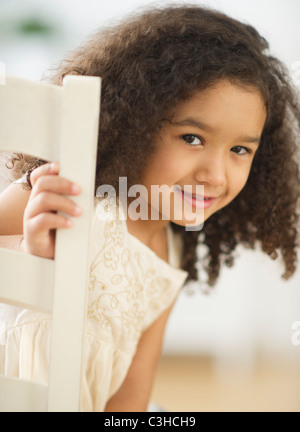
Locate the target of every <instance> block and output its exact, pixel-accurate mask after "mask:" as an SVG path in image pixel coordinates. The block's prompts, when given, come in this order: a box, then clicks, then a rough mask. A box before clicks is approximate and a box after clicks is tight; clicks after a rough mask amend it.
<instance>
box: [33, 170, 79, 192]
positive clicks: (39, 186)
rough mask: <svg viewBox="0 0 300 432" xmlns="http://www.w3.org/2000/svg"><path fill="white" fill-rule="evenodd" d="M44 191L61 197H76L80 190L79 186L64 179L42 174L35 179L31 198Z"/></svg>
mask: <svg viewBox="0 0 300 432" xmlns="http://www.w3.org/2000/svg"><path fill="white" fill-rule="evenodd" d="M45 191H46V192H55V193H57V194H62V195H78V194H79V193H80V192H81V189H80V186H79V185H77V184H75V183H73V182H72V181H71V180H68V179H66V178H64V177H60V176H58V175H47V174H44V175H40V176H38V177H37V178H35V181H34V186H33V188H32V192H31V197H34V196H36V195H38V194H39V193H41V192H45Z"/></svg>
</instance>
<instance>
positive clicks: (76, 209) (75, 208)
mask: <svg viewBox="0 0 300 432" xmlns="http://www.w3.org/2000/svg"><path fill="white" fill-rule="evenodd" d="M74 213H75V214H76V215H80V214H81V213H82V210H81V208H80V207H74Z"/></svg>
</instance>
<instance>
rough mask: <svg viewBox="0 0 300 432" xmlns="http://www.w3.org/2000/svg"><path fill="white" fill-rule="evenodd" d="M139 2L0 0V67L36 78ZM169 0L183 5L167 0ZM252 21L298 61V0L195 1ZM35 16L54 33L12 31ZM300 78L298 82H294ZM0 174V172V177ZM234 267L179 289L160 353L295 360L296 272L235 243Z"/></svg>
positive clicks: (299, 281) (299, 307)
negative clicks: (206, 285) (211, 282)
mask: <svg viewBox="0 0 300 432" xmlns="http://www.w3.org/2000/svg"><path fill="white" fill-rule="evenodd" d="M168 3H170V2H168V1H157V2H148V1H143V0H110V1H105V2H104V1H100V0H98V1H97V0H84V1H76V2H74V0H51V2H50V1H49V2H46V1H44V0H10V1H7V0H0V61H1V60H2V61H4V62H5V64H6V67H7V73H8V74H11V75H18V76H23V77H27V78H32V79H40V77H41V75H42V73H43V72H44V70H45V69H47V68H48V67H49V66H50V65H51V64H53V63H55V62H57V61H58V60H59V59H60V58H61V57H62V56H63V54H64V53H65V52H66V51H68V50H70V49H72V48H74V47H76V46H77V45H78V44H79V43H80V42H81V41H82V40H83V39H84V38H85V37H86V36H87V35H89V34H90V33H91V32H93V31H94V30H95V29H96V28H98V27H100V26H103V25H111V24H114V23H115V22H116V21H118V20H119V19H120V18H121V17H122V16H124V15H126V14H128V13H131V12H134V11H136V10H138V9H139V8H141V7H144V6H146V5H151V4H152V5H156V6H164V5H167V4H168ZM172 3H181V4H182V3H186V2H182V1H173V2H172ZM194 3H198V4H199V3H201V4H205V5H209V6H212V7H215V8H217V9H220V10H223V11H225V12H226V13H228V14H230V15H231V16H233V17H235V18H238V19H241V20H243V21H247V22H249V23H250V24H252V25H254V26H255V27H256V28H257V29H258V30H259V31H261V32H262V33H263V35H264V36H265V37H266V38H267V39H268V40H269V41H270V43H271V50H272V51H273V53H274V54H275V55H277V56H278V57H279V58H281V59H282V60H283V61H284V62H285V63H286V64H287V66H288V67H289V68H290V69H291V67H292V65H293V64H294V63H295V62H296V61H300V44H299V41H300V26H299V17H300V2H299V0H285V1H282V0H242V1H241V0H215V1H214V0H211V1H204V2H197V1H195V2H194ZM32 15H35V16H39V17H42V18H43V19H44V20H46V22H50V23H51V22H53V23H54V24H55V26H56V27H57V31H56V33H55V35H53V36H52V37H50V38H43V37H33V36H27V37H22V38H20V37H17V36H16V35H15V34H13V32H12V29H13V27H14V25H15V24H16V23H17V22H18V21H19V20H20V19H22V20H23V19H24V17H26V16H32ZM299 84H300V83H299ZM0 177H1V176H0ZM238 252H239V257H238V259H237V261H236V266H235V267H234V268H233V269H227V268H225V269H224V270H223V272H222V277H221V279H220V281H219V283H218V285H217V287H216V288H214V291H213V292H212V294H211V295H209V296H205V295H203V294H200V293H199V292H198V293H197V294H195V295H194V296H192V297H190V296H188V295H187V294H185V293H182V294H181V296H180V299H179V302H178V303H177V305H176V308H175V310H174V312H173V314H172V316H171V319H170V322H169V324H168V328H167V333H166V338H165V345H164V352H165V353H187V354H191V353H192V354H193V353H194V354H196V353H197V354H212V355H215V356H216V357H217V358H223V359H224V358H225V359H227V360H228V361H230V362H231V363H234V362H238V363H240V364H246V365H247V364H251V362H252V360H253V359H254V357H255V355H256V354H257V353H258V352H260V353H264V354H265V355H268V356H271V357H272V358H275V357H276V358H277V357H280V358H281V357H288V358H292V359H298V360H299V358H300V346H298V347H295V346H293V345H292V343H291V336H292V331H291V326H292V324H293V323H294V322H295V321H300V272H299V270H298V272H297V274H296V275H295V277H294V278H293V279H292V280H290V281H289V282H284V281H282V280H281V279H280V275H281V273H282V272H283V268H282V266H280V265H279V264H278V263H277V262H273V261H271V260H270V259H269V258H268V257H267V256H265V255H264V254H262V253H261V252H259V251H257V252H255V253H254V252H251V251H245V250H243V248H239V249H238Z"/></svg>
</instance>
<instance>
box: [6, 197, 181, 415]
mask: <svg viewBox="0 0 300 432" xmlns="http://www.w3.org/2000/svg"><path fill="white" fill-rule="evenodd" d="M104 203H105V200H103V201H102V202H101V205H100V206H99V205H98V207H96V206H95V211H94V215H93V216H94V217H93V230H92V236H91V239H92V241H91V247H90V276H89V292H88V317H87V321H86V329H85V346H84V360H83V361H84V375H83V382H82V391H81V410H82V411H103V410H104V408H105V405H106V403H107V401H108V400H109V399H110V397H111V396H112V395H113V394H114V393H115V392H116V391H117V390H118V389H119V388H120V386H121V384H122V382H123V381H124V378H125V377H126V374H127V371H128V368H129V366H130V363H131V361H132V359H133V356H134V354H135V351H136V348H137V344H138V341H139V339H140V336H141V334H142V333H143V331H144V330H145V329H146V328H147V327H148V326H150V325H151V324H152V323H153V322H154V321H155V320H156V319H157V318H158V317H159V315H160V314H161V313H162V312H163V311H164V310H165V309H166V308H168V306H170V305H171V303H172V302H173V301H174V299H175V298H176V296H177V294H178V292H179V290H180V288H181V287H182V286H183V284H184V282H185V280H186V277H187V275H188V273H187V272H186V271H183V270H181V269H180V268H179V262H180V254H181V243H180V238H179V237H178V236H177V235H175V234H174V233H173V232H172V230H171V227H170V225H168V226H167V238H168V261H169V263H167V262H166V261H164V260H163V259H161V258H159V257H158V256H157V255H156V254H155V253H154V252H153V251H152V250H151V249H149V248H148V247H147V246H146V245H145V244H144V243H142V242H141V241H140V240H138V239H137V238H136V237H134V236H133V235H131V234H130V233H129V232H128V230H127V224H126V221H125V220H121V218H117V219H115V220H112V219H113V214H112V210H111V207H108V208H106V209H105V210H106V220H103V219H104V218H103V208H104V207H103V204H104ZM99 210H100V213H101V214H102V217H101V215H100V213H99ZM70 301H72V299H70ZM50 331H51V316H50V315H49V314H44V313H37V312H33V311H29V310H27V309H18V308H15V307H12V306H8V305H3V304H0V374H4V375H9V376H15V377H22V378H25V379H31V380H35V381H38V382H44V383H46V382H47V376H48V356H49V336H50Z"/></svg>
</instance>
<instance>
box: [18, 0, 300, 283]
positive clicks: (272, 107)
mask: <svg viewBox="0 0 300 432" xmlns="http://www.w3.org/2000/svg"><path fill="white" fill-rule="evenodd" d="M49 72H50V74H49V77H48V78H47V79H48V80H49V79H50V81H51V82H52V83H55V84H58V85H61V83H62V80H63V78H64V76H65V75H67V74H80V75H90V76H101V77H102V79H103V88H102V102H101V125H100V134H99V149H98V157H97V175H96V185H95V190H96V189H97V187H98V186H99V185H101V184H104V183H106V184H111V185H112V186H114V187H115V189H116V191H117V192H118V186H119V177H121V176H127V181H128V188H129V187H130V186H131V185H134V184H137V183H139V179H140V177H141V173H142V172H143V169H144V168H145V166H146V165H147V163H148V160H149V158H150V156H151V154H153V152H154V151H155V146H156V141H157V140H156V139H155V138H156V136H157V135H158V133H159V131H160V130H161V128H162V126H163V125H164V122H165V121H166V117H167V113H169V112H170V110H171V109H172V108H173V107H174V106H175V107H176V106H177V104H178V103H180V102H182V101H184V100H186V99H187V98H189V97H190V96H191V95H192V94H193V92H195V91H198V90H202V89H205V88H207V87H209V86H211V85H213V84H215V83H216V82H218V81H219V80H221V79H227V80H230V81H231V82H232V83H234V84H236V85H243V86H245V85H246V86H251V87H254V88H256V89H258V90H259V92H260V94H261V95H262V97H263V100H264V102H265V105H266V109H267V121H266V124H265V128H264V131H263V134H262V138H261V143H260V147H259V149H258V151H257V153H256V155H255V158H254V161H253V165H252V170H251V173H250V176H249V179H248V181H247V184H246V186H245V187H244V189H243V190H242V192H241V193H240V194H239V195H238V196H237V197H236V198H235V199H234V200H233V201H232V202H231V203H230V204H229V205H228V206H227V207H225V208H223V209H222V210H221V211H219V212H217V213H215V214H214V215H213V216H211V218H210V219H209V220H207V221H206V222H205V225H204V228H203V230H202V231H201V232H200V233H199V232H195V231H186V230H185V228H184V227H182V226H179V225H176V224H174V223H173V222H171V226H172V229H173V230H174V231H176V232H178V233H180V235H181V236H182V239H183V245H184V246H183V254H182V268H183V269H184V270H187V271H188V272H189V276H188V279H187V280H198V279H199V275H200V273H201V271H202V267H203V271H204V272H206V273H207V276H208V277H207V284H208V285H209V286H213V285H215V283H216V280H217V279H218V276H219V273H220V268H221V264H226V265H227V266H232V264H233V262H234V258H235V257H234V253H233V252H234V250H235V248H236V246H237V245H238V244H242V245H244V246H245V247H248V248H254V247H255V246H256V242H259V243H260V245H261V249H262V250H263V251H264V252H266V253H267V254H268V255H269V256H270V257H271V258H272V259H276V258H277V257H278V256H279V253H281V255H282V258H283V262H284V265H285V272H284V274H283V276H282V277H283V278H284V279H288V278H290V277H291V276H292V275H293V274H294V272H295V270H296V265H297V249H298V247H299V233H298V229H299V195H300V192H299V189H300V186H299V185H300V175H299V142H297V136H298V135H299V127H300V110H299V102H298V97H297V92H296V90H295V89H294V88H293V86H292V84H291V83H290V80H289V74H288V71H287V69H286V68H285V66H284V65H283V64H282V63H281V62H280V61H279V60H278V59H276V58H274V57H273V56H271V55H270V53H269V45H268V43H267V42H266V40H265V39H264V38H263V37H262V36H260V35H259V33H258V32H257V31H256V30H255V29H254V28H253V27H251V26H250V25H246V24H243V23H241V22H238V21H236V20H234V19H232V18H230V17H228V16H226V15H224V14H223V13H220V12H217V11H214V10H210V9H206V8H203V7H198V6H194V5H185V6H169V7H167V8H163V9H151V10H149V11H143V12H142V13H140V14H139V15H136V16H134V17H131V18H129V19H127V20H126V21H124V22H122V23H120V24H118V25H117V26H115V27H113V28H106V29H104V30H101V31H98V32H97V33H96V34H94V35H93V36H92V37H91V38H90V39H89V40H88V41H87V42H86V43H85V44H84V45H83V46H82V47H80V48H79V49H77V50H76V51H74V52H72V53H69V54H68V55H67V56H66V58H65V59H64V60H63V61H62V62H61V63H60V64H59V66H58V67H57V68H55V69H52V70H50V71H49ZM11 162H12V165H14V166H15V170H16V171H17V172H18V173H19V174H20V173H21V172H25V171H26V170H27V169H30V168H32V167H33V166H35V164H36V163H37V160H36V159H33V158H28V157H25V156H24V155H14V156H13V157H12V159H11ZM253 203H255V206H253ZM200 244H205V245H206V246H207V255H206V256H205V257H204V259H203V262H202V264H201V265H202V267H201V268H200V265H199V254H198V252H197V251H198V246H199V245H200Z"/></svg>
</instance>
